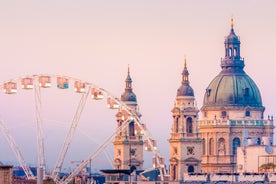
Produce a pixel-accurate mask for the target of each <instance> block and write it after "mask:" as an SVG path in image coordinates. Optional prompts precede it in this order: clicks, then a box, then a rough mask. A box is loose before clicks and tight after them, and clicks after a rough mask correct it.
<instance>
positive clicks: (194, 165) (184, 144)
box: [169, 59, 202, 180]
mask: <svg viewBox="0 0 276 184" xmlns="http://www.w3.org/2000/svg"><path fill="white" fill-rule="evenodd" d="M198 112H199V110H198V108H197V107H196V103H195V96H194V91H193V88H192V87H191V86H190V82H189V72H188V69H187V65H186V59H185V63H184V69H183V72H182V82H181V86H180V87H179V88H178V90H177V95H176V102H175V105H174V107H173V109H172V116H173V124H172V128H171V136H170V139H169V144H170V160H169V161H170V179H171V180H182V179H183V174H184V173H187V172H200V171H201V152H202V150H201V144H202V142H201V139H200V137H199V132H198V125H197V120H198Z"/></svg>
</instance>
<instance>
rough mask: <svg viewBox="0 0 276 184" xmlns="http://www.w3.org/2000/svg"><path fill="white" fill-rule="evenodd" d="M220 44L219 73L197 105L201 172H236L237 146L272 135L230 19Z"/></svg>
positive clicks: (259, 141)
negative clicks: (222, 47) (221, 52)
mask: <svg viewBox="0 0 276 184" xmlns="http://www.w3.org/2000/svg"><path fill="white" fill-rule="evenodd" d="M224 46H225V56H224V58H223V59H222V60H221V65H220V66H221V72H220V73H219V74H218V75H217V76H216V77H215V78H214V79H213V80H212V81H211V83H210V84H209V86H208V87H207V88H206V92H205V95H204V101H203V106H202V108H201V112H202V120H201V121H199V129H200V135H201V138H202V142H203V144H202V151H203V152H202V162H201V164H202V171H203V172H236V171H237V168H236V162H237V161H236V159H237V147H240V146H247V142H248V139H250V140H251V139H252V140H255V144H256V145H261V140H262V138H263V137H273V129H274V126H273V120H271V119H268V120H265V119H264V110H265V107H264V106H263V104H262V98H261V93H260V91H259V89H258V87H257V85H256V84H255V83H254V81H253V80H252V79H251V78H250V77H249V76H248V75H247V74H246V72H245V71H244V66H245V65H244V59H243V58H242V57H241V55H240V53H241V52H240V39H239V37H238V36H237V35H236V34H235V32H234V28H233V19H232V22H231V30H230V34H229V35H228V36H227V37H226V38H225V42H224Z"/></svg>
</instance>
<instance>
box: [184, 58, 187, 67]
mask: <svg viewBox="0 0 276 184" xmlns="http://www.w3.org/2000/svg"><path fill="white" fill-rule="evenodd" d="M184 68H185V69H186V68H187V63H186V55H184Z"/></svg>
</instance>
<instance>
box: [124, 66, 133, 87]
mask: <svg viewBox="0 0 276 184" xmlns="http://www.w3.org/2000/svg"><path fill="white" fill-rule="evenodd" d="M125 82H126V88H125V91H132V84H131V83H132V79H131V77H130V69H129V65H128V67H127V77H126V80H125Z"/></svg>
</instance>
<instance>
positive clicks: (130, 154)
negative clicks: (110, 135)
mask: <svg viewBox="0 0 276 184" xmlns="http://www.w3.org/2000/svg"><path fill="white" fill-rule="evenodd" d="M125 84H126V86H125V91H124V93H123V94H122V95H121V101H123V102H124V103H125V104H126V105H127V106H128V107H130V108H131V109H132V110H133V111H134V112H135V113H136V114H137V116H138V117H141V114H140V112H139V108H138V104H137V98H136V95H135V93H134V92H133V89H132V79H131V77H130V71H129V68H128V73H127V77H126V80H125ZM116 118H117V127H120V126H121V125H122V123H123V122H124V120H126V119H127V113H126V112H125V111H124V110H123V109H119V111H118V113H117V114H116ZM113 145H114V169H143V163H144V160H143V146H144V143H143V136H142V133H141V131H139V128H138V127H137V126H136V124H135V123H134V121H133V122H130V123H129V124H128V126H127V127H126V128H124V129H123V130H122V131H121V132H120V133H118V134H117V135H116V136H115V139H114V142H113Z"/></svg>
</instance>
